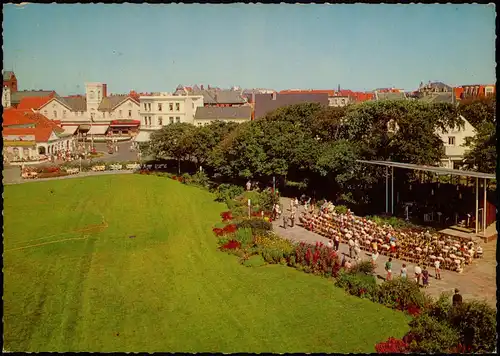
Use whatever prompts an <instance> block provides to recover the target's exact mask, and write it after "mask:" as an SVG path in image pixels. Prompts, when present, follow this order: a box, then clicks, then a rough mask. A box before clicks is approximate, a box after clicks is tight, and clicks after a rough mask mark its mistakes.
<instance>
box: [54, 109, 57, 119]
mask: <svg viewBox="0 0 500 356" xmlns="http://www.w3.org/2000/svg"><path fill="white" fill-rule="evenodd" d="M54 119H57V111H55V110H54Z"/></svg>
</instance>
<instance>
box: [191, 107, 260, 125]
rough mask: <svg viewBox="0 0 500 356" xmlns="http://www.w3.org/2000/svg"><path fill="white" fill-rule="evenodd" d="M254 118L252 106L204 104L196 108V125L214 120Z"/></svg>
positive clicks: (233, 120) (246, 119)
mask: <svg viewBox="0 0 500 356" xmlns="http://www.w3.org/2000/svg"><path fill="white" fill-rule="evenodd" d="M251 119H252V107H250V106H226V107H218V106H204V107H199V108H197V109H196V114H195V117H194V125H196V126H205V125H208V124H210V123H212V122H214V121H224V122H235V123H238V124H240V123H243V122H247V121H250V120H251Z"/></svg>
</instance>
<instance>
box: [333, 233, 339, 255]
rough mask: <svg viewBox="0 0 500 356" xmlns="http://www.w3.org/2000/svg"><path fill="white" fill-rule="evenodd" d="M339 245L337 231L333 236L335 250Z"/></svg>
mask: <svg viewBox="0 0 500 356" xmlns="http://www.w3.org/2000/svg"><path fill="white" fill-rule="evenodd" d="M339 245H340V235H339V234H338V233H336V234H335V238H334V247H335V251H338V250H339Z"/></svg>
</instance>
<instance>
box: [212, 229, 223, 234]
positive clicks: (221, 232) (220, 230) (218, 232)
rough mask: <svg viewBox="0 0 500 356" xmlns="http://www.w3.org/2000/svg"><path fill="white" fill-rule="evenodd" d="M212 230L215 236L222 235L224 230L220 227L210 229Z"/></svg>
mask: <svg viewBox="0 0 500 356" xmlns="http://www.w3.org/2000/svg"><path fill="white" fill-rule="evenodd" d="M212 231H213V232H214V234H215V235H216V236H222V235H224V230H222V229H221V228H218V227H215V228H213V229H212Z"/></svg>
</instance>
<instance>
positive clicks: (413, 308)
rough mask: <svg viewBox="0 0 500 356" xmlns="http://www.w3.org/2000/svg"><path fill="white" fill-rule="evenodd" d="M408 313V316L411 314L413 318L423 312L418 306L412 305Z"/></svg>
mask: <svg viewBox="0 0 500 356" xmlns="http://www.w3.org/2000/svg"><path fill="white" fill-rule="evenodd" d="M406 311H407V312H408V314H410V315H411V316H418V315H419V314H420V312H421V310H420V308H419V307H417V306H416V305H410V306H409V307H408V308H407V309H406Z"/></svg>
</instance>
